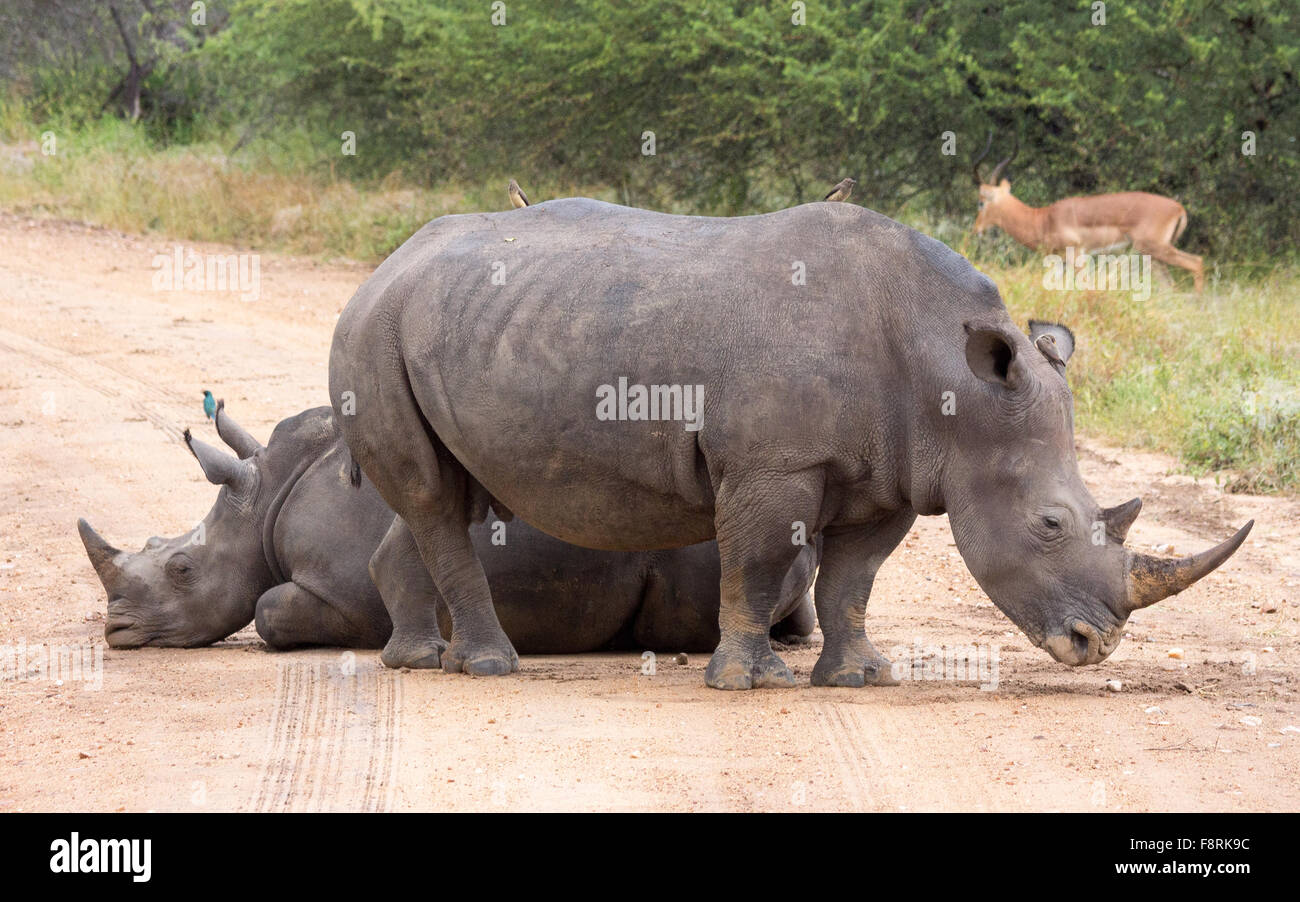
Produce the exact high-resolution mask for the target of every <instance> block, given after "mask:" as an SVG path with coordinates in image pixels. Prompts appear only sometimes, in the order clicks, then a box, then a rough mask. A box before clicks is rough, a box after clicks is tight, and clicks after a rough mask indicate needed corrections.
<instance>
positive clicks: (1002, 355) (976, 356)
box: [945, 320, 1254, 666]
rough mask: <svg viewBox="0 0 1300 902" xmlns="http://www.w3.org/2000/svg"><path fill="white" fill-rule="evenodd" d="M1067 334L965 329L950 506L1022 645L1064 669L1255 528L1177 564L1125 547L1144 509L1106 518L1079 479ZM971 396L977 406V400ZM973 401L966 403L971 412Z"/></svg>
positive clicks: (1107, 648) (962, 545) (1111, 641)
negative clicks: (1025, 639) (965, 386)
mask: <svg viewBox="0 0 1300 902" xmlns="http://www.w3.org/2000/svg"><path fill="white" fill-rule="evenodd" d="M1073 350H1074V338H1073V336H1072V335H1071V334H1070V332H1069V330H1068V329H1065V328H1064V327H1063V326H1056V325H1053V324H1048V323H1038V322H1034V321H1031V322H1030V337H1029V338H1028V339H1026V337H1025V335H1024V334H1023V333H1022V332H1020V331H1019V330H1017V329H1015V328H1013V327H1011V326H1010V324H1008V323H1006V322H1005V321H1003V322H999V321H997V320H993V321H991V322H968V323H967V324H966V363H967V365H968V367H969V369H970V372H972V373H973V374H974V375H975V376H977V377H978V378H979V379H980V380H981V382H979V383H974V386H975V387H974V388H973V389H971V390H969V391H968V393H967V397H966V401H967V402H968V403H967V407H966V410H967V411H969V410H971V408H972V407H973V408H974V411H975V412H973V413H972V414H971V415H963V414H964V411H963V410H962V408H961V405H962V398H961V396H960V395H959V396H958V397H957V399H956V403H957V405H958V409H957V416H956V418H955V419H956V420H957V421H959V422H957V423H956V427H957V432H956V434H955V436H954V440H953V445H954V447H953V450H952V453H951V457H950V464H949V467H948V473H947V474H946V477H947V478H946V480H945V481H946V487H945V501H946V503H947V507H948V511H949V514H950V518H951V522H952V530H953V536H954V538H955V539H956V542H957V548H958V550H959V551H960V552H961V555H962V558H963V559H964V560H965V561H966V565H967V566H968V567H969V568H970V571H971V573H972V574H974V576H975V579H976V581H977V582H978V583H979V584H980V587H981V588H982V589H983V590H984V591H985V592H986V593H988V596H989V598H990V599H992V600H993V602H994V604H996V605H997V606H998V607H999V608H1000V609H1001V610H1002V611H1003V613H1005V614H1006V615H1007V616H1008V617H1009V618H1011V620H1012V621H1014V622H1015V624H1016V625H1017V626H1018V627H1020V629H1022V630H1023V631H1024V632H1025V634H1026V635H1027V636H1029V638H1030V639H1031V640H1032V641H1033V642H1034V644H1035V645H1038V646H1039V647H1040V648H1043V649H1044V650H1046V651H1047V652H1048V653H1049V654H1050V655H1051V656H1052V657H1053V658H1055V659H1056V660H1058V661H1060V662H1062V663H1064V664H1070V665H1075V666H1077V665H1081V664H1096V663H1098V662H1100V661H1102V660H1104V659H1105V658H1106V657H1107V656H1108V655H1109V654H1110V653H1111V652H1113V651H1114V650H1115V648H1116V646H1118V645H1119V641H1120V638H1121V637H1122V635H1123V631H1124V624H1125V623H1126V622H1127V620H1128V616H1129V614H1130V613H1131V612H1133V611H1135V610H1137V609H1138V608H1143V607H1146V606H1147V605H1150V604H1154V603H1155V602H1157V601H1159V600H1160V599H1162V598H1166V597H1168V596H1170V595H1173V594H1174V593H1176V592H1181V591H1182V590H1183V589H1186V588H1187V587H1188V586H1190V585H1191V584H1192V583H1194V582H1196V581H1197V580H1198V579H1200V578H1201V577H1203V576H1205V575H1206V574H1208V573H1209V572H1210V571H1211V570H1214V569H1215V568H1216V567H1218V566H1219V565H1220V564H1222V563H1223V562H1224V561H1226V560H1227V559H1228V558H1229V557H1230V556H1231V555H1232V553H1233V552H1234V551H1236V550H1237V548H1238V547H1239V546H1240V545H1241V543H1242V542H1243V541H1244V540H1245V538H1246V535H1247V534H1248V533H1249V532H1250V528H1251V526H1252V525H1253V522H1254V521H1251V522H1250V523H1247V524H1246V525H1245V526H1244V527H1242V529H1241V530H1240V531H1239V532H1238V533H1237V534H1236V535H1235V536H1233V537H1232V538H1230V539H1228V540H1227V541H1226V542H1224V543H1223V544H1221V545H1219V546H1217V547H1215V548H1212V549H1210V550H1209V551H1204V552H1201V553H1200V554H1195V555H1191V556H1190V557H1185V558H1179V559H1166V558H1156V557H1151V556H1149V555H1145V554H1139V553H1137V552H1134V551H1130V550H1129V549H1127V548H1125V547H1124V538H1125V536H1126V535H1127V534H1128V529H1129V527H1130V526H1131V525H1132V524H1133V521H1134V520H1135V519H1136V518H1137V515H1138V511H1139V510H1140V509H1141V507H1142V502H1141V501H1140V500H1139V499H1137V498H1134V499H1132V500H1131V501H1127V502H1125V503H1123V504H1120V505H1118V506H1116V507H1108V508H1102V507H1101V506H1099V505H1098V504H1097V502H1096V501H1094V500H1093V498H1092V495H1091V494H1089V492H1088V489H1087V488H1086V487H1085V486H1084V485H1083V481H1082V480H1081V479H1080V477H1079V470H1078V463H1077V461H1076V459H1075V454H1074V412H1073V401H1072V398H1071V394H1070V389H1069V387H1068V385H1067V384H1066V381H1065V362H1066V360H1068V359H1069V357H1070V354H1071V352H1072V351H1073ZM976 395H978V397H976ZM972 402H973V403H972Z"/></svg>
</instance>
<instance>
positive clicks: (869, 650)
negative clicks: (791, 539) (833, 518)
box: [812, 510, 916, 688]
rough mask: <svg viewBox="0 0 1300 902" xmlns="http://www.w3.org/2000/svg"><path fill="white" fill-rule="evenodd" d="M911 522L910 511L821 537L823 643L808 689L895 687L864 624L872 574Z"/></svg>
mask: <svg viewBox="0 0 1300 902" xmlns="http://www.w3.org/2000/svg"><path fill="white" fill-rule="evenodd" d="M915 521H916V513H915V512H913V511H911V510H903V511H899V512H897V513H895V514H893V515H892V516H891V517H889V519H887V520H885V521H883V522H881V523H879V524H875V525H872V526H862V527H854V528H852V529H848V530H842V531H839V532H834V533H828V534H826V535H825V546H824V550H823V553H822V566H821V571H820V573H819V574H818V577H817V592H816V605H817V619H818V620H819V621H820V622H821V627H822V634H823V635H824V636H825V642H824V644H823V645H822V653H821V656H820V657H819V658H818V659H817V664H816V665H815V666H814V667H813V674H812V684H813V685H814V686H848V687H852V688H858V687H862V686H895V685H897V684H898V681H897V680H895V679H894V677H893V675H892V674H891V672H890V671H891V667H890V663H889V661H888V660H886V659H885V658H884V657H883V656H882V655H881V654H880V653H879V652H878V651H876V647H875V646H874V645H872V644H871V640H869V639H868V638H867V634H866V630H865V629H864V622H865V620H866V614H867V600H868V598H869V597H870V595H871V584H872V582H874V581H875V578H876V572H877V571H878V570H879V569H880V565H881V564H883V563H884V562H885V558H887V557H889V554H890V552H892V551H893V550H894V549H895V548H897V547H898V543H899V542H901V541H903V537H904V536H906V535H907V531H908V530H909V529H911V528H912V524H913V523H914V522H915Z"/></svg>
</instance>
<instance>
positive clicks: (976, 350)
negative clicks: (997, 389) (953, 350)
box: [964, 322, 1028, 391]
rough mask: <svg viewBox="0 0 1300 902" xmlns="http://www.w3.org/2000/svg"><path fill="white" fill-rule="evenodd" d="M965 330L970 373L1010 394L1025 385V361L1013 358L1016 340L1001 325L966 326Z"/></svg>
mask: <svg viewBox="0 0 1300 902" xmlns="http://www.w3.org/2000/svg"><path fill="white" fill-rule="evenodd" d="M964 328H965V329H966V364H967V365H968V366H969V367H970V370H971V372H972V373H974V374H975V375H976V376H978V377H979V378H980V379H983V380H984V381H985V382H990V383H992V384H994V385H1001V386H1004V387H1006V388H1009V389H1011V390H1013V391H1014V390H1015V389H1017V388H1020V387H1021V386H1022V385H1024V384H1025V380H1026V379H1027V378H1028V374H1027V372H1026V371H1025V364H1024V361H1022V360H1020V359H1019V358H1018V357H1017V355H1016V342H1015V337H1014V336H1013V335H1012V334H1011V331H1010V330H1008V329H1006V328H1005V327H1003V326H1002V325H1000V324H992V325H989V324H981V323H977V322H968V323H965V324H964Z"/></svg>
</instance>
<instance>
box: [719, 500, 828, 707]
mask: <svg viewBox="0 0 1300 902" xmlns="http://www.w3.org/2000/svg"><path fill="white" fill-rule="evenodd" d="M775 488H776V490H775V491H774V487H773V486H771V485H759V486H752V485H751V486H743V485H742V486H741V487H739V489H738V490H732V491H728V490H727V487H726V486H725V485H724V487H723V490H722V491H720V492H719V493H718V501H717V504H718V508H717V510H718V515H717V538H718V554H719V558H720V561H721V564H722V584H721V588H722V597H721V599H720V601H721V607H720V610H719V612H718V627H719V629H720V631H721V634H722V638H721V640H720V641H719V642H718V648H717V651H715V652H714V653H713V657H712V658H711V659H710V660H709V666H708V667H707V668H706V669H705V671H704V680H705V682H706V683H707V684H708V685H709V686H712V687H713V688H714V689H751V688H756V689H784V688H789V687H791V686H793V685H794V674H793V673H791V672H790V668H789V667H787V666H786V664H785V662H784V661H782V660H781V659H780V658H779V657H778V656H777V654H776V652H774V651H773V650H772V642H771V636H770V633H771V629H772V617H773V614H775V612H776V609H777V607H778V606H779V605H780V603H781V600H782V599H781V588H782V584H783V582H784V580H785V576H786V573H787V572H789V569H790V565H791V564H792V563H793V562H794V559H795V557H796V556H797V555H798V554H799V551H800V546H798V545H796V544H794V542H793V541H792V540H791V537H792V535H793V532H792V528H791V523H792V519H791V514H792V513H793V516H794V519H795V520H802V521H803V522H805V523H806V522H812V520H813V518H812V517H802V516H801V512H803V511H806V510H808V509H809V507H810V506H811V505H810V504H809V503H808V502H809V494H810V493H809V492H807V491H806V487H804V486H800V485H797V484H795V485H786V486H780V487H775ZM760 501H761V502H762V505H761V507H759V505H758V502H760Z"/></svg>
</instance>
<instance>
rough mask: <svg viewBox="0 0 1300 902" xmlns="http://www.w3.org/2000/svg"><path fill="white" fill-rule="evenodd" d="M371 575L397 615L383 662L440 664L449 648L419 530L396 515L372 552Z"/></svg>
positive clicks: (429, 666)
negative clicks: (417, 538)
mask: <svg viewBox="0 0 1300 902" xmlns="http://www.w3.org/2000/svg"><path fill="white" fill-rule="evenodd" d="M370 579H371V580H372V581H373V582H374V584H375V587H376V588H378V589H379V595H380V597H382V598H383V600H384V607H385V608H387V610H388V616H389V617H390V618H391V619H392V621H393V633H392V635H391V636H390V637H389V639H388V644H387V645H385V646H384V651H383V654H382V655H380V660H382V661H383V662H384V666H385V667H392V668H398V667H411V668H416V669H436V668H438V667H441V666H442V654H443V652H445V651H446V650H447V640H446V639H444V638H443V635H442V630H441V628H440V627H439V625H438V605H437V601H438V590H437V587H436V586H434V583H433V577H432V576H431V575H430V574H429V568H428V567H426V566H425V564H424V558H422V557H421V556H420V549H419V548H418V547H417V546H416V544H415V536H413V535H411V530H410V527H408V526H407V525H406V521H405V520H403V519H402V518H401V517H394V518H393V524H392V526H390V527H389V528H388V532H387V533H386V534H385V535H384V539H383V541H382V542H380V543H379V547H378V548H376V549H375V553H374V554H373V555H372V556H371V558H370Z"/></svg>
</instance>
